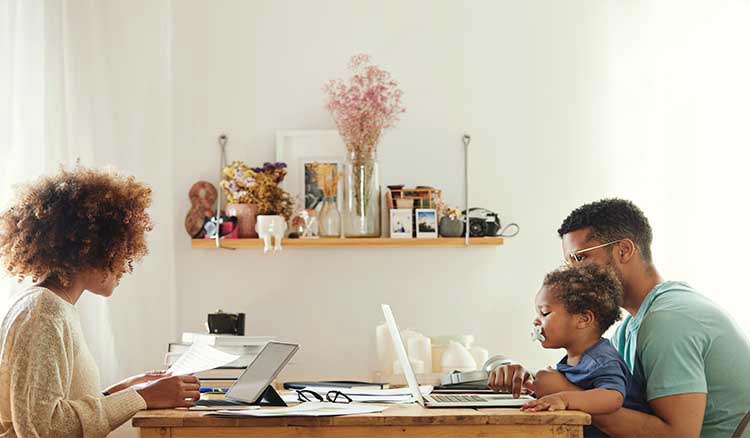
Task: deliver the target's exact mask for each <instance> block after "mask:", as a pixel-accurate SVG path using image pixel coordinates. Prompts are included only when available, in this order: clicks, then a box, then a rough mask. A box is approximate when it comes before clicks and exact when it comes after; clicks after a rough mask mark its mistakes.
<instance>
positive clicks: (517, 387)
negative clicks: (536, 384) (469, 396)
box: [487, 364, 533, 398]
mask: <svg viewBox="0 0 750 438" xmlns="http://www.w3.org/2000/svg"><path fill="white" fill-rule="evenodd" d="M532 381H533V376H532V375H531V373H530V372H528V371H527V370H526V369H525V368H524V367H523V365H520V364H513V365H502V366H499V367H497V368H495V369H494V370H492V372H491V373H490V376H489V379H488V380H487V386H489V387H490V389H492V390H493V391H496V392H510V393H512V394H513V398H518V397H520V396H521V391H522V390H523V389H524V388H527V389H530V388H532V387H533V386H532Z"/></svg>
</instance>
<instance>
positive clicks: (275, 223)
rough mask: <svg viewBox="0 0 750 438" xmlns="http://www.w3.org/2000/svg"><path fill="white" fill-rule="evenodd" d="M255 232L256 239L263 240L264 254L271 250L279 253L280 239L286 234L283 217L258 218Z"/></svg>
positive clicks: (262, 216) (263, 216)
mask: <svg viewBox="0 0 750 438" xmlns="http://www.w3.org/2000/svg"><path fill="white" fill-rule="evenodd" d="M255 231H257V232H258V237H259V238H261V239H263V252H264V253H267V252H269V251H271V250H273V251H281V239H282V238H283V237H284V233H286V220H285V219H284V216H265V215H261V216H258V219H257V222H256V223H255ZM272 239H273V246H271V240H272Z"/></svg>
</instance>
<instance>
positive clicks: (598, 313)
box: [544, 264, 623, 333]
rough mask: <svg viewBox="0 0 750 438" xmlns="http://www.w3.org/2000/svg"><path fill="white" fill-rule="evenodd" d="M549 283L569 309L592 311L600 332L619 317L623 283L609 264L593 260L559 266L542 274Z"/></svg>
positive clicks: (545, 283) (571, 310) (545, 282)
mask: <svg viewBox="0 0 750 438" xmlns="http://www.w3.org/2000/svg"><path fill="white" fill-rule="evenodd" d="M544 286H546V287H548V288H549V289H550V290H551V291H552V292H553V293H554V295H555V297H556V298H557V299H558V300H560V302H561V303H562V304H563V305H564V306H565V310H567V311H568V313H571V314H574V315H578V314H581V313H584V312H585V311H587V310H588V311H591V313H593V314H594V318H596V323H597V324H598V326H599V330H600V333H604V332H605V331H606V330H607V329H608V328H609V327H610V326H611V325H612V324H614V323H615V322H616V321H619V320H620V318H621V315H620V305H622V294H623V292H622V285H621V284H620V281H619V280H618V279H617V275H615V273H614V271H612V269H611V268H604V267H598V266H596V265H593V264H589V265H579V266H571V267H565V268H560V269H558V270H556V271H552V272H550V273H549V274H547V276H545V277H544Z"/></svg>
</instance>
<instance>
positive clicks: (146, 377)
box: [106, 370, 170, 394]
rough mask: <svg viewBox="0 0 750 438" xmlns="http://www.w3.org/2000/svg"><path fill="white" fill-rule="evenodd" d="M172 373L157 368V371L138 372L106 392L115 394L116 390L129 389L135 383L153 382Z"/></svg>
mask: <svg viewBox="0 0 750 438" xmlns="http://www.w3.org/2000/svg"><path fill="white" fill-rule="evenodd" d="M169 375H170V374H169V373H167V372H166V371H162V370H155V371H148V372H145V373H143V374H138V375H136V376H132V377H128V378H127V379H125V380H123V381H122V382H120V383H116V384H114V385H112V386H110V387H109V388H107V390H106V392H107V394H114V393H116V392H119V391H122V390H123V389H128V388H130V387H131V386H133V385H138V384H140V383H146V382H151V381H154V380H159V379H161V378H162V377H167V376H169Z"/></svg>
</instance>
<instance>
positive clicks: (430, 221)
mask: <svg viewBox="0 0 750 438" xmlns="http://www.w3.org/2000/svg"><path fill="white" fill-rule="evenodd" d="M415 216H416V220H417V237H418V238H423V237H427V238H434V237H437V236H438V235H437V211H436V210H435V209H434V208H418V209H417V210H416V213H415Z"/></svg>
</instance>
